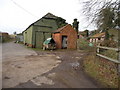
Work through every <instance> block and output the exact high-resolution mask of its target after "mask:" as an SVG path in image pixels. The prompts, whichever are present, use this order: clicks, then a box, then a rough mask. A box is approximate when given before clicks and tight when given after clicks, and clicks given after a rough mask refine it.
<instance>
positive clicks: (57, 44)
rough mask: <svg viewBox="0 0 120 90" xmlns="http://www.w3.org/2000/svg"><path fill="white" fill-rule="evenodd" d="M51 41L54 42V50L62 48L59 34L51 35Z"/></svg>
mask: <svg viewBox="0 0 120 90" xmlns="http://www.w3.org/2000/svg"><path fill="white" fill-rule="evenodd" d="M53 39H54V40H55V42H56V48H58V49H61V48H62V42H61V41H62V38H61V35H60V33H56V34H53Z"/></svg>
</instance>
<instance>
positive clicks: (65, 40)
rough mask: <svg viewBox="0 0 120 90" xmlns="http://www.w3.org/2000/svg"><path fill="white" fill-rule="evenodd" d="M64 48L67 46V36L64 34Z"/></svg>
mask: <svg viewBox="0 0 120 90" xmlns="http://www.w3.org/2000/svg"><path fill="white" fill-rule="evenodd" d="M62 48H63V49H66V48H67V36H62Z"/></svg>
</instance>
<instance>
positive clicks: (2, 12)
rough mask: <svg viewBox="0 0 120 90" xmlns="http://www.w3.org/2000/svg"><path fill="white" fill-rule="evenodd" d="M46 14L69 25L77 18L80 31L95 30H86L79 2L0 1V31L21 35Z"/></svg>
mask: <svg viewBox="0 0 120 90" xmlns="http://www.w3.org/2000/svg"><path fill="white" fill-rule="evenodd" d="M82 1H83V0H82ZM16 4H17V5H16ZM23 9H25V10H23ZM26 10H27V11H26ZM48 12H50V13H52V14H54V15H56V16H59V17H62V18H64V19H66V21H67V22H68V23H69V24H72V22H73V19H74V18H77V19H78V21H79V30H80V31H83V30H85V29H88V30H93V29H95V28H93V26H90V27H88V28H86V26H87V25H88V24H87V21H86V19H85V16H84V15H83V14H82V4H80V0H0V31H2V32H8V33H10V34H12V33H13V32H14V31H16V32H17V33H21V32H22V31H23V30H25V29H26V28H27V27H28V26H29V25H30V24H32V23H33V22H35V21H36V20H38V19H40V18H41V17H42V16H44V15H45V14H47V13H48Z"/></svg>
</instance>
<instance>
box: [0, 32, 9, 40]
mask: <svg viewBox="0 0 120 90" xmlns="http://www.w3.org/2000/svg"><path fill="white" fill-rule="evenodd" d="M9 38H10V36H9V34H8V33H7V32H0V42H4V41H6V40H8V39H9Z"/></svg>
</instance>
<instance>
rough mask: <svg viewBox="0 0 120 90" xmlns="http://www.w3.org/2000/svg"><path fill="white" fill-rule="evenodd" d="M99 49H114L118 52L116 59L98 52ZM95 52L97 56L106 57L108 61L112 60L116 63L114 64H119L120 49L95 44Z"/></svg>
mask: <svg viewBox="0 0 120 90" xmlns="http://www.w3.org/2000/svg"><path fill="white" fill-rule="evenodd" d="M100 49H104V50H114V51H116V53H118V60H116V59H113V58H110V57H107V56H105V55H102V54H100ZM96 52H97V56H99V57H102V58H105V59H107V60H109V61H112V62H114V63H116V64H120V61H119V55H120V50H119V49H118V48H111V47H103V46H97V51H96Z"/></svg>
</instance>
